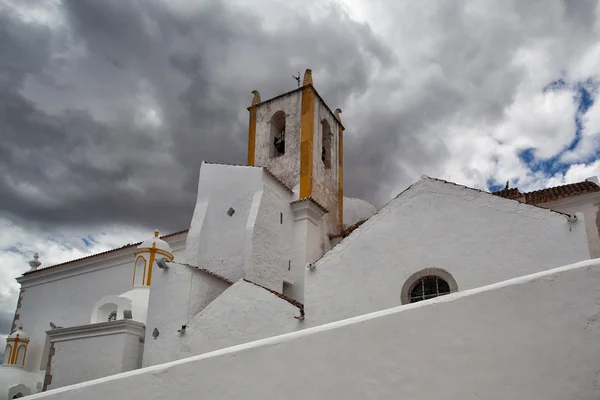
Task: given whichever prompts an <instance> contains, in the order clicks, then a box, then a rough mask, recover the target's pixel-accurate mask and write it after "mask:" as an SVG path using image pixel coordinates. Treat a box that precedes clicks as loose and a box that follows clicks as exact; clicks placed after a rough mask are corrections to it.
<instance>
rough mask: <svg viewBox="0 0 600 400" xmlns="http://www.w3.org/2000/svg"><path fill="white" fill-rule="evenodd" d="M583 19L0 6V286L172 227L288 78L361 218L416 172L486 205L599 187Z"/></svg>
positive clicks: (435, 9) (596, 109)
mask: <svg viewBox="0 0 600 400" xmlns="http://www.w3.org/2000/svg"><path fill="white" fill-rule="evenodd" d="M599 13H600V9H599V6H598V1H592V0H586V1H577V2H574V1H564V2H563V1H560V0H539V1H527V2H523V1H518V0H515V1H504V0H486V1H484V0H477V1H455V0H448V1H443V2H414V1H385V0H369V1H361V0H346V1H339V2H335V1H333V2H323V1H316V0H314V1H312V0H308V1H304V2H299V3H291V2H284V1H277V0H257V1H254V2H252V3H246V2H243V1H241V0H239V1H238V0H230V1H225V0H222V1H219V0H205V1H185V0H171V1H166V0H164V1H163V0H148V1H121V0H101V1H98V0H45V1H41V0H39V1H38V0H27V1H23V0H0V227H1V228H2V231H0V257H1V258H2V260H3V264H2V266H0V268H1V269H2V273H3V274H4V276H5V280H4V282H3V285H2V284H0V289H2V290H3V292H4V293H6V294H7V296H9V297H10V296H12V297H14V293H13V292H12V290H14V288H15V285H16V284H15V283H14V282H13V281H12V278H13V277H14V276H16V275H18V274H19V273H22V272H24V271H25V270H27V263H26V261H28V259H29V258H30V257H31V256H32V255H33V253H34V252H35V251H39V252H40V253H41V260H42V261H44V262H45V263H46V265H47V264H51V263H55V262H59V261H65V260H67V259H69V258H74V257H77V256H82V255H85V254H89V253H91V252H94V251H101V250H105V249H107V248H110V247H111V246H118V245H120V244H125V243H127V242H131V241H133V240H141V239H143V238H141V237H139V235H140V234H141V232H149V231H150V230H151V229H154V228H157V227H158V228H160V229H161V231H163V232H165V233H166V232H170V231H171V232H172V231H178V230H182V229H186V228H187V227H188V225H189V221H190V218H191V215H192V212H193V207H194V202H195V198H196V190H197V180H198V171H199V166H200V163H201V162H202V160H206V161H213V162H223V163H236V164H245V163H246V150H247V123H248V113H247V110H246V107H247V106H248V105H249V103H250V101H251V98H252V95H251V94H250V92H251V91H252V90H254V89H257V90H259V91H260V93H261V95H262V98H263V99H267V98H270V97H272V96H276V95H278V94H281V93H283V92H286V91H289V90H292V89H293V88H295V86H296V82H295V81H294V80H293V79H292V75H295V74H297V73H298V72H300V73H302V72H303V71H304V70H305V69H306V68H311V69H312V70H313V78H314V82H315V86H316V88H317V90H318V91H319V93H320V94H321V95H322V96H323V97H324V99H325V101H326V102H327V103H328V104H329V105H330V107H331V108H333V109H335V108H338V107H339V108H341V109H342V110H343V114H342V119H343V122H344V125H345V126H346V128H347V130H346V132H345V139H344V146H345V148H344V151H345V157H344V162H345V169H344V178H345V183H344V188H345V191H346V195H348V196H353V197H360V198H364V199H366V200H369V201H371V202H373V203H374V204H376V205H377V206H378V207H380V206H382V205H383V204H385V203H386V202H387V201H388V200H389V199H390V198H391V197H392V196H394V195H395V194H397V193H398V192H400V191H401V190H403V189H404V188H406V187H407V186H408V185H409V184H411V183H413V182H414V181H415V180H417V179H418V178H419V176H420V175H422V174H427V175H430V176H435V177H439V178H443V179H448V180H452V181H455V182H458V183H462V184H466V185H469V186H473V187H477V188H481V189H486V190H488V189H490V188H491V187H492V186H496V185H501V184H503V183H504V182H506V180H510V181H511V184H513V185H518V186H519V187H520V188H522V189H524V190H527V189H535V188H540V187H544V186H547V185H550V184H560V183H564V182H566V181H575V180H581V179H584V178H586V177H587V176H590V175H595V174H599V173H600V163H599V162H598V161H597V152H598V147H599V146H598V144H599V143H600V102H599V101H596V100H598V97H599V93H598V82H600V79H599V73H600V72H599V71H600V42H599V40H598V38H599V37H600V23H599V20H600V18H599ZM549 88H550V89H549ZM582 99H583V100H582ZM585 99H587V100H585ZM523 152H527V153H526V154H528V155H531V156H530V157H529V158H526V157H523V154H524V153H523ZM540 166H541V167H540ZM84 239H85V240H84ZM11 293H12V294H11ZM12 297H11V298H12Z"/></svg>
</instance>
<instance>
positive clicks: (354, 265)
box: [304, 177, 589, 326]
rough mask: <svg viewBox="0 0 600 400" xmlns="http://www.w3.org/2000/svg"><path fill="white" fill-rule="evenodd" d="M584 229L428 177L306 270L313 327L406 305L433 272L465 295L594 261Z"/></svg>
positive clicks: (307, 302) (548, 213)
mask: <svg viewBox="0 0 600 400" xmlns="http://www.w3.org/2000/svg"><path fill="white" fill-rule="evenodd" d="M582 222H583V221H578V222H576V223H574V224H570V223H569V222H568V221H567V217H566V216H565V215H562V214H559V213H556V212H552V211H549V210H545V209H542V208H539V207H535V206H531V205H526V204H521V203H519V202H517V201H514V200H507V199H503V198H500V197H496V196H492V195H491V194H488V193H484V192H479V191H477V190H474V189H469V188H465V187H463V186H458V185H454V184H449V183H443V182H441V181H438V180H435V179H430V178H426V177H425V178H423V179H421V180H420V181H418V182H417V183H416V184H414V185H413V186H412V187H411V188H409V189H408V190H406V191H405V192H403V193H402V194H401V195H399V196H398V197H397V198H395V199H394V200H392V201H391V202H390V203H388V205H387V206H386V207H384V208H383V209H382V210H380V211H379V213H377V214H376V215H374V216H373V217H371V218H370V219H369V220H368V221H367V222H365V223H364V224H363V225H361V226H360V227H359V228H358V229H356V230H355V231H354V232H353V233H352V234H350V236H348V237H347V238H345V239H344V240H343V241H342V242H341V243H339V244H338V245H337V246H336V247H334V248H333V249H332V250H331V251H329V252H328V253H327V254H325V256H324V257H323V258H321V259H320V260H319V261H318V262H317V264H316V269H315V270H314V271H309V270H307V271H306V281H305V286H306V293H305V297H304V300H305V301H304V303H305V306H306V314H307V322H308V323H309V324H311V325H312V326H314V325H319V324H322V323H326V322H330V321H335V320H339V319H344V318H348V317H352V316H355V315H361V314H365V313H369V312H373V311H377V310H382V309H385V308H390V307H394V306H397V305H400V304H401V301H400V293H401V290H402V286H403V285H404V283H405V282H406V280H407V279H408V278H409V277H410V276H411V275H412V274H413V273H415V272H418V271H420V270H423V269H425V268H432V267H433V268H441V269H444V270H446V271H447V272H449V273H450V274H451V275H452V276H453V277H454V279H455V280H456V282H457V284H458V289H459V290H465V289H471V288H474V287H479V286H483V285H488V284H491V283H494V282H499V281H502V280H505V279H510V278H514V277H517V276H522V275H526V274H530V273H534V272H538V271H542V270H545V269H549V268H554V267H557V266H560V265H565V264H569V263H573V262H577V261H581V260H585V259H588V258H589V253H588V250H587V243H586V240H587V239H586V236H585V226H584V224H583V223H582Z"/></svg>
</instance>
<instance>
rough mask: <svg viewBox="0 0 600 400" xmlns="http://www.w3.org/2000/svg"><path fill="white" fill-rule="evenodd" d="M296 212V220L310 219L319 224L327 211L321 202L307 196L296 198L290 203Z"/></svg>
mask: <svg viewBox="0 0 600 400" xmlns="http://www.w3.org/2000/svg"><path fill="white" fill-rule="evenodd" d="M290 206H291V208H292V212H293V213H294V221H301V220H304V219H308V220H309V221H311V222H312V223H313V224H315V225H318V224H319V222H320V221H321V218H322V217H323V215H325V213H326V212H327V210H326V209H324V208H323V206H321V205H320V204H319V203H317V202H316V201H314V200H313V199H311V198H309V197H307V198H305V199H302V200H296V201H293V202H291V203H290Z"/></svg>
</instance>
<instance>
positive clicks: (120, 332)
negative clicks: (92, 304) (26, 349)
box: [49, 320, 144, 389]
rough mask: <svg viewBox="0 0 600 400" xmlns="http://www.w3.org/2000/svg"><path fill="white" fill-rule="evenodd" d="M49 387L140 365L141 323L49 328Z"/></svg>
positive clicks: (129, 369) (141, 347)
mask: <svg viewBox="0 0 600 400" xmlns="http://www.w3.org/2000/svg"><path fill="white" fill-rule="evenodd" d="M49 336H50V340H51V342H52V343H54V351H55V352H54V355H53V356H52V364H51V369H50V370H51V373H52V382H51V384H50V386H49V388H50V389H56V388H59V387H63V386H67V385H72V384H74V383H79V382H85V381H89V380H92V379H96V378H102V377H105V376H109V375H114V374H118V373H120V372H125V371H131V370H133V369H137V368H140V367H141V356H142V351H143V342H142V341H143V338H144V325H143V324H141V323H139V322H135V321H127V320H120V321H112V322H103V323H99V324H92V325H84V326H79V327H70V328H65V329H56V330H52V331H50V333H49Z"/></svg>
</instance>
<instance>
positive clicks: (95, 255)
mask: <svg viewBox="0 0 600 400" xmlns="http://www.w3.org/2000/svg"><path fill="white" fill-rule="evenodd" d="M188 230H189V229H186V230H184V231H179V232H173V233H169V234H168V235H164V236H161V237H160V238H161V239H165V238H170V237H173V236H177V235H181V234H184V233H187V232H188ZM140 244H142V242H137V243H130V244H126V245H125V246H121V247H118V248H116V249H111V250H107V251H103V252H101V253H96V254H92V255H89V256H85V257H81V258H76V259H74V260H69V261H65V262H63V263H60V264H54V265H50V266H48V267H45V268H39V269H36V270H35V271H27V272H25V273H23V275H30V274H34V273H36V272H39V271H46V270H48V269H50V268H56V267H62V266H63V265H67V264H71V263H74V262H77V261H82V260H87V259H89V258H93V257H98V256H102V255H104V254H109V253H114V252H116V251H119V250H124V249H128V248H131V247H136V246H139V245H140Z"/></svg>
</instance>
